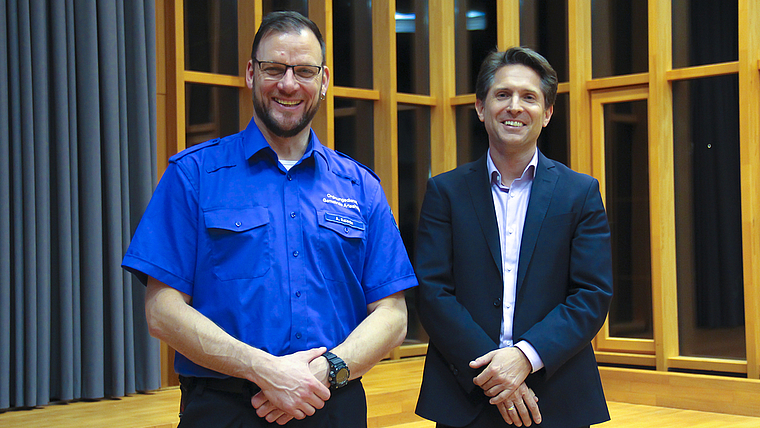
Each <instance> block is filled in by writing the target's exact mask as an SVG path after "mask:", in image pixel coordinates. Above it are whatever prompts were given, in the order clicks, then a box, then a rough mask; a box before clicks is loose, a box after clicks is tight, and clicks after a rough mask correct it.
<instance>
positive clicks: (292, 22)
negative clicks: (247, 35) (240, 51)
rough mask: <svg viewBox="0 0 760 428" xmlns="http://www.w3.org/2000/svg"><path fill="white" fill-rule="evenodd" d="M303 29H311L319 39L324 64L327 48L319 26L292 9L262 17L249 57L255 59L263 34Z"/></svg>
mask: <svg viewBox="0 0 760 428" xmlns="http://www.w3.org/2000/svg"><path fill="white" fill-rule="evenodd" d="M303 29H307V30H309V31H311V32H312V33H313V34H314V36H316V38H317V41H319V47H320V48H321V49H322V65H324V64H325V61H326V59H325V56H326V55H327V50H326V47H325V39H324V38H322V33H321V32H320V31H319V27H317V24H315V23H314V22H313V21H312V20H311V19H309V18H307V17H305V16H303V15H301V14H300V13H298V12H294V11H279V12H272V13H270V14H268V15H267V16H265V17H264V19H263V20H262V21H261V25H260V26H259V29H258V31H256V36H254V38H253V46H252V47H251V59H257V58H256V51H257V50H258V49H259V44H260V43H261V39H263V38H264V36H268V35H269V34H271V33H300V32H301V30H303Z"/></svg>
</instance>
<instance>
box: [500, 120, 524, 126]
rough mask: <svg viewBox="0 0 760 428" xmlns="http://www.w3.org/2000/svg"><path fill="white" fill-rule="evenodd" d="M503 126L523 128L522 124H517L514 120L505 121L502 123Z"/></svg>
mask: <svg viewBox="0 0 760 428" xmlns="http://www.w3.org/2000/svg"><path fill="white" fill-rule="evenodd" d="M504 124H505V125H509V126H525V125H524V124H523V123H522V122H518V121H516V120H507V121H505V122H504Z"/></svg>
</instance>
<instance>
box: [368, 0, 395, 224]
mask: <svg viewBox="0 0 760 428" xmlns="http://www.w3.org/2000/svg"><path fill="white" fill-rule="evenodd" d="M372 42H373V43H372V66H373V70H372V76H373V86H374V89H375V90H377V91H379V92H380V99H379V100H378V101H377V102H375V106H374V119H375V126H374V140H375V144H374V150H375V165H374V170H375V173H377V175H378V176H379V177H380V179H381V180H382V182H383V189H384V190H385V195H386V197H387V198H388V203H389V204H390V206H391V209H393V212H395V213H398V212H399V211H398V204H399V202H398V107H397V104H398V102H397V100H396V98H397V96H396V90H397V83H396V82H397V78H396V70H397V68H396V2H395V1H394V0H375V1H374V2H372Z"/></svg>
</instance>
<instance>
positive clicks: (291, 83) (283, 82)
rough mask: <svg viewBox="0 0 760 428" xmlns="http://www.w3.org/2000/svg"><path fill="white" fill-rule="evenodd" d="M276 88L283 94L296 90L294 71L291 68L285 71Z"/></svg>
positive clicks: (296, 82) (296, 83) (296, 81)
mask: <svg viewBox="0 0 760 428" xmlns="http://www.w3.org/2000/svg"><path fill="white" fill-rule="evenodd" d="M277 86H278V87H279V89H280V90H281V91H283V92H292V91H294V90H295V89H296V88H298V80H296V75H295V71H294V70H293V68H292V67H289V68H287V69H286V70H285V74H284V75H283V76H282V78H281V79H280V81H279V82H278V83H277Z"/></svg>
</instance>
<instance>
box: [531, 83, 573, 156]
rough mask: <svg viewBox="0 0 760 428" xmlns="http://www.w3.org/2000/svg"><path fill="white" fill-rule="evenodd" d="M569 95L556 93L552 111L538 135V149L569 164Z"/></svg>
mask: <svg viewBox="0 0 760 428" xmlns="http://www.w3.org/2000/svg"><path fill="white" fill-rule="evenodd" d="M569 131H570V96H569V94H567V93H561V94H557V99H556V100H555V101H554V113H552V118H551V120H550V121H549V124H548V125H546V128H544V129H543V131H541V135H540V136H539V137H538V149H539V150H541V153H543V154H544V155H546V157H548V158H549V159H552V160H555V161H558V162H561V163H563V164H565V165H568V166H570V164H569V162H570V153H568V150H569V147H570V132H569Z"/></svg>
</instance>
